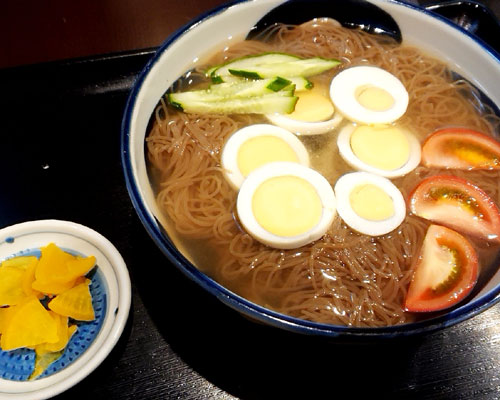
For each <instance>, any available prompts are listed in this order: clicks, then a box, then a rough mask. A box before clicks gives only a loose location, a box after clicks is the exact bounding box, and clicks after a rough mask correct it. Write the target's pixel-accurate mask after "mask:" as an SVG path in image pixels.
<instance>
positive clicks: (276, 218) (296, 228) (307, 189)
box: [252, 175, 323, 237]
mask: <svg viewBox="0 0 500 400" xmlns="http://www.w3.org/2000/svg"><path fill="white" fill-rule="evenodd" d="M252 212H253V214H254V217H255V219H256V220H257V222H258V223H259V224H260V226H262V227H263V228H264V229H265V230H266V231H268V232H270V233H272V234H274V235H277V236H284V237H292V236H296V235H300V234H302V233H305V232H307V231H309V230H311V229H312V228H313V227H314V226H316V225H317V224H318V223H319V221H320V220H321V215H322V212H323V207H322V203H321V199H320V197H319V196H318V193H317V192H316V189H315V188H314V186H313V185H311V184H310V183H309V182H308V181H306V180H305V179H302V178H299V177H296V176H291V175H288V176H278V177H273V178H270V179H268V180H266V181H264V182H263V183H262V184H261V185H260V186H259V187H258V188H257V189H256V190H255V192H254V195H253V197H252Z"/></svg>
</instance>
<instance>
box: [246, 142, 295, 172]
mask: <svg viewBox="0 0 500 400" xmlns="http://www.w3.org/2000/svg"><path fill="white" fill-rule="evenodd" d="M237 160H238V168H239V170H240V172H241V173H242V175H243V176H245V177H247V176H248V174H250V172H252V171H253V170H254V169H256V168H258V167H260V166H261V165H264V164H267V163H270V162H273V161H290V162H299V159H298V157H297V154H296V153H295V151H294V150H293V149H292V147H291V146H290V145H289V144H288V143H287V142H285V141H284V140H283V139H280V138H278V137H276V136H271V135H261V136H255V137H253V138H250V139H248V140H246V141H245V142H244V143H243V144H242V145H241V146H240V148H239V150H238V157H237Z"/></svg>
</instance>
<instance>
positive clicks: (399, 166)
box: [337, 124, 421, 178]
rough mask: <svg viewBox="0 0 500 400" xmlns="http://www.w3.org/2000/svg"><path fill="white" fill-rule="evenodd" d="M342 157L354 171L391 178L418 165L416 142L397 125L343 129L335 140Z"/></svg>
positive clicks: (417, 145) (352, 126)
mask: <svg viewBox="0 0 500 400" xmlns="http://www.w3.org/2000/svg"><path fill="white" fill-rule="evenodd" d="M337 145H338V148H339V153H340V155H341V156H342V158H343V159H344V160H345V161H346V162H347V163H348V164H349V165H350V166H351V167H353V168H355V169H357V170H361V171H366V172H371V173H373V174H377V175H381V176H385V177H387V178H394V177H397V176H402V175H405V174H407V173H408V172H410V171H412V170H413V169H415V168H416V167H417V166H418V164H419V163H420V158H421V148H420V142H419V141H418V139H417V138H416V137H415V136H413V134H412V133H411V132H409V131H408V130H407V129H405V128H404V127H400V126H397V125H354V124H350V125H347V126H345V127H344V128H343V129H342V130H341V131H340V133H339V136H338V137H337Z"/></svg>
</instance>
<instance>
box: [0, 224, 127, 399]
mask: <svg viewBox="0 0 500 400" xmlns="http://www.w3.org/2000/svg"><path fill="white" fill-rule="evenodd" d="M51 242H52V243H55V244H56V245H57V246H58V247H60V248H62V249H63V250H65V251H68V252H71V253H72V254H76V255H82V256H90V255H94V256H95V257H96V265H97V269H96V271H95V274H94V275H93V277H92V284H91V286H90V288H91V293H92V296H93V303H94V310H95V314H96V319H95V320H94V321H90V322H89V323H84V324H82V325H81V326H80V327H79V328H78V330H77V332H76V333H75V334H74V335H73V337H72V339H71V341H70V342H69V343H68V346H67V347H66V351H65V353H64V354H63V355H62V356H61V358H60V359H59V360H57V361H56V362H55V363H54V364H52V365H51V366H49V368H48V369H47V375H46V376H44V375H42V376H41V377H39V378H38V379H36V380H33V381H25V380H13V379H18V377H17V378H16V377H14V375H11V374H10V372H9V371H10V369H11V368H14V369H15V371H21V372H22V370H23V367H24V366H23V365H22V363H21V360H18V359H17V357H14V356H13V357H10V358H11V359H12V361H11V364H12V365H9V366H8V368H9V371H5V370H3V368H4V365H3V364H2V362H3V358H1V357H0V364H1V365H0V376H4V374H5V376H4V377H3V378H2V377H0V399H22V400H38V399H46V398H50V397H53V396H55V395H57V394H59V393H61V392H63V391H64V390H67V389H68V388H70V387H71V386H73V385H75V384H76V383H78V382H80V381H81V380H82V379H84V378H85V377H86V376H87V375H88V374H90V373H91V372H92V371H93V370H94V369H95V368H96V367H97V366H98V365H99V364H101V362H102V361H103V360H104V359H105V358H106V357H107V355H108V354H109V352H110V351H111V350H112V349H113V347H114V346H115V344H116V343H117V342H118V339H119V338H120V335H121V333H122V331H123V328H124V327H125V323H126V321H127V318H128V314H129V310H130V302H131V288H130V278H129V274H128V270H127V267H126V265H125V262H124V261H123V258H122V257H121V255H120V253H119V252H118V250H117V249H116V248H115V247H114V246H113V244H112V243H111V242H110V241H109V240H107V239H106V238H105V237H104V236H102V235H101V234H99V233H97V232H96V231H94V230H92V229H90V228H87V227H85V226H82V225H79V224H76V223H73V222H68V221H58V220H41V221H31V222H24V223H20V224H17V225H13V226H9V227H7V228H3V229H1V230H0V261H1V260H4V259H6V258H9V257H11V256H18V255H31V254H36V252H37V251H39V249H40V247H43V246H46V245H47V244H49V243H51ZM70 348H71V352H68V349H70ZM15 352H17V351H16V350H14V351H13V352H2V353H3V355H4V356H6V354H5V353H13V355H14V354H16V353H15ZM70 353H71V354H70ZM23 355H24V356H25V357H30V356H29V355H27V353H23ZM32 357H34V355H32ZM8 358H9V357H7V359H8ZM56 363H57V364H56ZM6 377H9V378H10V379H6Z"/></svg>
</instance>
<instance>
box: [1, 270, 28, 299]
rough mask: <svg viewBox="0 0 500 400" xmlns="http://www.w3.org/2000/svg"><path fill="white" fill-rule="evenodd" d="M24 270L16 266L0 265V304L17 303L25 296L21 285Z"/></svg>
mask: <svg viewBox="0 0 500 400" xmlns="http://www.w3.org/2000/svg"><path fill="white" fill-rule="evenodd" d="M23 275H24V270H23V269H21V268H17V267H10V266H6V267H3V266H2V267H0V306H12V305H16V304H18V303H19V302H20V301H21V300H22V299H24V298H25V297H26V294H25V293H24V290H23V287H22V280H23Z"/></svg>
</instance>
